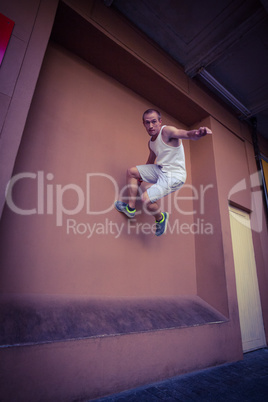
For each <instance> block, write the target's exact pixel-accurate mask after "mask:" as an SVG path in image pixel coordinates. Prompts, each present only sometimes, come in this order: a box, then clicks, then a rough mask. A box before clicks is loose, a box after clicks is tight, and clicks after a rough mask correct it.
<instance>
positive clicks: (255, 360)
mask: <svg viewBox="0 0 268 402" xmlns="http://www.w3.org/2000/svg"><path fill="white" fill-rule="evenodd" d="M266 400H268V348H263V349H259V350H255V351H253V352H249V353H246V354H245V355H244V359H243V360H241V361H238V362H235V363H226V364H223V365H221V366H217V367H211V368H208V369H204V370H200V371H196V372H193V373H188V374H184V375H180V376H177V377H173V378H171V379H168V380H165V381H161V382H158V383H154V384H149V385H146V386H143V387H139V388H135V389H132V390H129V391H124V392H121V393H118V394H113V395H110V396H107V397H103V398H99V399H94V401H95V402H147V401H148V402H159V401H170V402H171V401H179V402H191V401H194V402H229V401H239V402H264V401H266Z"/></svg>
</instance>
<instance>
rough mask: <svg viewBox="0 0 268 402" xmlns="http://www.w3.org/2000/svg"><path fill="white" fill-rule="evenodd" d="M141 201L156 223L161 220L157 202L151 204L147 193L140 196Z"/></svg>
mask: <svg viewBox="0 0 268 402" xmlns="http://www.w3.org/2000/svg"><path fill="white" fill-rule="evenodd" d="M142 201H143V202H144V204H145V206H146V208H147V210H148V211H149V212H150V214H151V215H153V216H154V218H155V220H156V221H160V220H161V219H162V217H163V216H162V212H161V211H160V207H159V205H158V203H157V202H151V200H150V198H149V196H148V193H147V191H145V192H144V193H143V194H142Z"/></svg>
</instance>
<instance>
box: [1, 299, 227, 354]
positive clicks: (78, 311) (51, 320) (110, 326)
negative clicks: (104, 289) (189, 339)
mask: <svg viewBox="0 0 268 402" xmlns="http://www.w3.org/2000/svg"><path fill="white" fill-rule="evenodd" d="M226 321H227V319H226V318H225V317H224V316H223V315H222V314H220V313H219V312H218V311H217V310H215V309H214V308H212V307H211V306H209V305H208V304H207V303H205V302H204V301H203V300H202V299H200V298H199V297H197V296H188V297H176V298H175V297H174V298H155V299H153V298H150V299H145V298H144V299H141V298H132V299H130V298H129V299H127V298H120V299H114V298H102V299H101V298H99V299H98V298H83V297H81V298H78V297H75V298H74V297H72V298H67V297H66V298H65V297H52V296H42V297H40V296H38V297H37V296H36V297H34V296H33V297H31V298H30V297H26V296H20V297H19V296H16V297H15V298H14V296H13V297H11V296H9V297H4V296H2V297H1V298H0V346H1V347H8V346H15V345H16V346H18V345H31V344H38V343H47V342H57V341H66V340H71V339H84V338H91V337H103V336H114V335H122V334H130V333H138V332H148V331H156V330H163V329H171V328H185V327H191V326H198V325H204V324H209V323H218V322H226Z"/></svg>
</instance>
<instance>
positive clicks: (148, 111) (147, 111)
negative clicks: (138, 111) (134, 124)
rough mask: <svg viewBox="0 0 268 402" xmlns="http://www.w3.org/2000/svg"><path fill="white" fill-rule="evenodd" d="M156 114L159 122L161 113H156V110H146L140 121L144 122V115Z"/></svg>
mask: <svg viewBox="0 0 268 402" xmlns="http://www.w3.org/2000/svg"><path fill="white" fill-rule="evenodd" d="M154 112H155V113H157V115H158V120H160V119H161V113H160V112H159V111H158V110H156V109H147V110H146V111H145V112H144V113H143V115H142V121H144V116H145V115H146V114H149V113H154Z"/></svg>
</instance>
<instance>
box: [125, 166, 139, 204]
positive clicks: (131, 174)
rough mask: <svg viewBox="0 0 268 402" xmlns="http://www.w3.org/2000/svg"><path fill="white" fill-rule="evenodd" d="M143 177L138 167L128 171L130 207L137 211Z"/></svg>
mask: <svg viewBox="0 0 268 402" xmlns="http://www.w3.org/2000/svg"><path fill="white" fill-rule="evenodd" d="M139 180H141V176H140V173H139V171H138V169H137V168H136V167H132V168H129V169H128V170H127V188H128V206H129V207H130V208H133V209H135V205H136V199H137V195H138V190H139V186H140V181H139Z"/></svg>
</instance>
